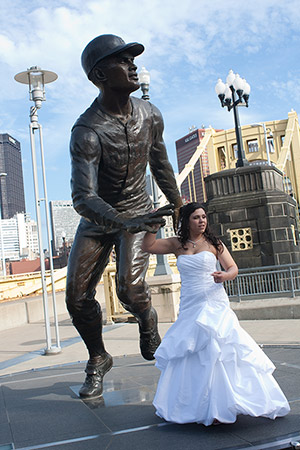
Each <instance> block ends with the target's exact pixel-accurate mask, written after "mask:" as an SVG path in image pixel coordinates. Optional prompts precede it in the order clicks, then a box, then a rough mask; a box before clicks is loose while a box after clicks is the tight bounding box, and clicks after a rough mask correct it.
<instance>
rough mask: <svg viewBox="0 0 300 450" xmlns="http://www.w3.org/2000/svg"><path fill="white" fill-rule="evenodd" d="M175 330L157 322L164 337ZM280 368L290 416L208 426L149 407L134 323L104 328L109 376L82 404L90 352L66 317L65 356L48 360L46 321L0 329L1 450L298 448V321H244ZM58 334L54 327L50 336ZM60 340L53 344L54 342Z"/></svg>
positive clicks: (151, 389)
mask: <svg viewBox="0 0 300 450" xmlns="http://www.w3.org/2000/svg"><path fill="white" fill-rule="evenodd" d="M170 325H171V324H160V332H161V334H162V335H164V333H165V332H166V331H167V329H168V328H169V326H170ZM241 325H242V326H243V327H244V328H245V329H246V330H247V331H248V332H249V333H250V334H251V335H252V337H254V339H256V341H257V342H258V343H259V344H261V345H263V346H264V350H265V352H266V353H267V355H268V356H269V357H270V358H271V359H272V361H273V362H274V363H275V365H276V367H277V369H276V371H275V378H276V379H277V380H278V382H279V384H280V386H281V388H282V389H283V391H284V393H285V394H286V396H287V398H288V400H289V402H290V405H291V412H290V414H289V415H288V416H286V417H284V418H279V419H276V420H275V421H272V420H269V419H265V418H252V417H247V416H239V417H238V420H237V421H236V423H235V424H232V425H218V426H210V427H205V426H203V425H197V424H189V425H176V424H170V423H166V422H165V421H163V420H162V419H160V418H158V417H157V416H156V415H155V413H154V407H153V406H152V400H153V396H154V393H155V389H156V384H157V381H158V377H159V371H158V369H157V368H156V367H155V365H154V362H147V361H145V360H143V359H142V357H141V356H140V355H139V348H138V329H137V324H136V323H119V324H118V323H117V324H114V325H107V326H105V327H104V339H105V343H106V346H107V350H108V351H109V352H110V353H111V354H112V355H113V356H114V366H113V369H112V370H111V371H110V372H109V373H108V374H107V375H106V376H105V378H104V393H103V397H102V398H100V399H99V400H96V401H86V402H84V401H82V400H81V399H80V398H79V397H78V390H79V387H80V385H81V383H82V381H83V379H84V373H83V370H84V367H85V362H86V357H87V354H86V350H85V347H84V345H83V343H82V342H81V340H80V338H79V336H78V335H77V332H76V330H75V329H74V327H73V326H72V324H71V322H70V319H69V318H68V317H67V316H63V317H60V326H59V331H60V340H61V347H62V351H61V353H59V354H57V355H47V356H45V355H44V354H43V348H44V347H45V332H44V325H43V323H40V322H39V323H34V324H27V325H24V326H20V327H17V328H13V329H10V330H6V331H1V332H0V388H1V392H0V450H8V449H16V450H35V449H52V448H53V449H55V450H79V449H80V450H82V449H83V450H85V449H86V450H94V449H97V450H99V449H100V450H102V449H103V450H104V449H107V450H115V449H116V450H117V449H118V450H122V449H128V450H134V449H139V450H140V449H145V450H148V449H149V450H151V449H155V450H160V449H172V450H177V449H178V450H179V449H182V448H184V449H186V450H193V449H197V450H202V449H203V450H204V449H205V450H210V449H216V450H221V449H222V450H230V449H231V450H233V449H240V450H241V449H248V448H250V449H252V450H260V449H267V448H268V449H283V448H293V447H292V446H291V444H290V443H291V442H297V441H300V320H261V321H260V320H256V321H250V320H248V321H241ZM53 337H55V333H54V329H52V339H53ZM53 341H54V339H53Z"/></svg>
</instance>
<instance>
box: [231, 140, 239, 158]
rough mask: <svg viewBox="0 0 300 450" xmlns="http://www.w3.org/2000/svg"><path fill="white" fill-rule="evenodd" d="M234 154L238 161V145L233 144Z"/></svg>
mask: <svg viewBox="0 0 300 450" xmlns="http://www.w3.org/2000/svg"><path fill="white" fill-rule="evenodd" d="M232 152H233V156H234V158H235V159H238V157H239V155H238V147H237V144H232Z"/></svg>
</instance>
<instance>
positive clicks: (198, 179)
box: [175, 128, 210, 202]
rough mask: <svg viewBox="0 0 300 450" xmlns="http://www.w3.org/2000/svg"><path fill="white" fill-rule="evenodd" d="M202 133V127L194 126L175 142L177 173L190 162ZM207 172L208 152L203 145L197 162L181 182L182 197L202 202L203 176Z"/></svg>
mask: <svg viewBox="0 0 300 450" xmlns="http://www.w3.org/2000/svg"><path fill="white" fill-rule="evenodd" d="M204 135H205V129H204V128H201V129H197V128H194V129H192V130H191V131H190V133H189V134H187V135H186V136H184V137H182V138H180V139H178V140H177V141H176V142H175V145H176V154H177V164H178V170H179V173H180V172H182V171H183V170H184V169H185V168H187V167H188V166H189V165H190V164H191V158H192V156H193V155H194V154H195V152H196V150H197V148H198V147H199V144H200V143H201V141H202V139H203V137H204ZM209 173H210V172H209V165H208V154H207V150H206V148H205V147H203V150H202V152H201V154H200V155H199V158H198V159H197V164H195V165H194V166H193V167H192V168H191V173H190V175H188V176H187V178H186V179H185V180H184V181H183V183H182V184H181V195H182V198H183V199H185V200H187V201H188V200H191V199H192V198H197V200H198V201H199V202H204V201H205V200H206V195H205V187H204V178H205V177H206V176H207V175H209Z"/></svg>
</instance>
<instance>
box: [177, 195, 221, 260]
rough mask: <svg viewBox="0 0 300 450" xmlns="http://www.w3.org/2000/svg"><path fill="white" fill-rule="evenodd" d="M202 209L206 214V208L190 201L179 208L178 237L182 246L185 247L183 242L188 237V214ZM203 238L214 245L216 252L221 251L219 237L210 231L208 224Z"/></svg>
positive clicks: (185, 241)
mask: <svg viewBox="0 0 300 450" xmlns="http://www.w3.org/2000/svg"><path fill="white" fill-rule="evenodd" d="M199 208H201V209H203V210H204V211H205V214H206V208H205V206H204V205H202V204H201V203H198V202H191V203H187V204H186V205H183V206H182V207H181V208H180V212H179V228H178V239H179V242H180V243H181V246H182V248H185V244H186V243H187V241H188V239H189V237H190V236H189V219H190V215H191V214H192V213H193V212H194V211H196V209H199ZM203 235H204V237H205V239H206V240H207V241H208V242H209V243H210V244H211V245H213V246H214V247H215V249H216V250H217V252H218V253H222V252H223V245H222V242H221V241H220V239H218V238H217V237H216V236H215V235H214V234H213V233H212V231H210V229H209V226H208V225H207V226H206V228H205V231H204V233H203Z"/></svg>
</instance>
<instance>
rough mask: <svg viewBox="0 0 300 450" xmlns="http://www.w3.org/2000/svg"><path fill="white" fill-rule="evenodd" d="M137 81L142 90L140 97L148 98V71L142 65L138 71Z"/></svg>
mask: <svg viewBox="0 0 300 450" xmlns="http://www.w3.org/2000/svg"><path fill="white" fill-rule="evenodd" d="M139 81H140V85H141V90H142V93H143V95H142V99H143V100H150V97H149V87H150V72H148V70H147V69H146V68H145V67H144V66H143V67H142V68H141V70H140V72H139Z"/></svg>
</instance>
